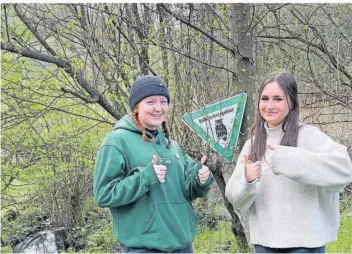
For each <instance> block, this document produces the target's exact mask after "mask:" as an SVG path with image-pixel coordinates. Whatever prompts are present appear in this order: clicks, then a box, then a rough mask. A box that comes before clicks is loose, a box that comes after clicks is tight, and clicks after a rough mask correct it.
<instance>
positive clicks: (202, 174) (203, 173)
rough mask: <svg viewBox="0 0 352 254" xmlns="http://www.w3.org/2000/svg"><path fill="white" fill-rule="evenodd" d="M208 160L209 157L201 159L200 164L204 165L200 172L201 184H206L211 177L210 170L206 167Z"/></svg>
mask: <svg viewBox="0 0 352 254" xmlns="http://www.w3.org/2000/svg"><path fill="white" fill-rule="evenodd" d="M206 160H207V156H205V155H203V157H202V159H200V164H201V165H202V168H200V169H199V170H198V177H199V181H200V183H201V184H205V182H206V181H207V180H208V178H209V175H210V171H209V168H208V167H207V166H205V165H204V163H205V161H206Z"/></svg>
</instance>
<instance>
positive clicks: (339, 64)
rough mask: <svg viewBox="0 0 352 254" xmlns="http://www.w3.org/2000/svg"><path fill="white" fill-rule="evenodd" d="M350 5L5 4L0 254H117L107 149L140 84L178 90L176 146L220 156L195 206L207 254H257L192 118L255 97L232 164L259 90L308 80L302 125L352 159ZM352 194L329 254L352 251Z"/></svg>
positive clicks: (222, 168)
mask: <svg viewBox="0 0 352 254" xmlns="http://www.w3.org/2000/svg"><path fill="white" fill-rule="evenodd" d="M351 13H352V5H351V4H341V3H340V4H338V3H336V4H323V3H321V4H293V3H275V4H264V3H247V4H242V3H178V4H176V3H175V4H170V3H130V4H124V3H119V4H116V3H115V4H113V3H106V4H104V3H99V4H98V3H96V4H94V3H87V4H84V3H78V4H44V3H42V4H14V3H11V4H10V3H9V4H1V49H2V50H1V132H2V133H1V134H2V135H1V252H12V251H13V248H14V246H15V245H17V244H19V243H20V242H21V241H23V240H24V239H26V238H27V237H30V236H32V235H34V234H35V233H37V232H38V231H41V230H43V229H50V230H52V231H53V232H55V235H56V237H57V239H59V240H57V242H58V243H57V245H58V249H59V251H60V252H106V253H110V252H118V251H119V246H118V244H117V243H116V241H115V239H114V238H113V236H112V231H111V217H110V214H109V211H108V210H107V209H101V208H98V207H97V206H96V205H95V203H94V200H93V197H92V177H93V172H94V163H95V156H96V152H97V150H98V148H99V146H100V144H101V142H102V140H103V138H104V137H105V136H106V135H107V133H108V132H109V131H110V130H111V129H112V125H113V124H114V123H115V122H116V121H117V120H118V119H120V118H121V117H122V116H123V115H125V114H126V113H128V105H127V103H126V102H127V98H128V93H129V89H130V85H131V83H132V82H133V80H134V79H135V78H136V77H139V76H141V75H144V74H155V75H158V76H160V77H162V78H163V79H164V80H165V81H166V83H167V84H168V86H169V89H170V91H171V108H170V112H169V115H168V125H169V126H170V128H171V133H172V134H171V137H172V138H173V139H175V140H177V141H178V142H179V143H180V145H181V146H182V148H183V149H184V150H185V151H186V152H188V153H189V154H190V155H191V156H192V157H193V158H195V159H200V157H201V154H206V155H207V156H208V166H209V167H210V168H211V169H212V171H213V174H214V176H215V179H216V183H215V184H214V186H213V188H212V189H211V191H210V193H209V194H208V195H207V197H206V198H205V199H202V200H196V201H195V202H194V206H195V208H196V211H197V216H198V219H199V227H198V232H197V237H196V239H195V242H194V247H195V250H196V251H197V252H250V251H252V247H251V246H250V245H249V244H248V235H247V233H248V232H247V231H248V228H247V224H246V214H242V213H240V212H239V211H235V210H234V209H233V207H232V205H231V204H230V203H229V202H228V200H227V199H226V197H225V196H224V190H225V186H226V182H227V179H228V178H229V176H230V175H231V173H232V170H233V168H234V163H226V162H225V161H224V160H223V159H222V158H221V156H219V155H218V154H216V153H214V151H213V150H212V149H210V147H209V146H208V145H207V144H206V143H204V142H202V141H201V139H200V138H199V137H198V136H197V135H196V134H195V133H193V132H192V131H191V130H190V129H189V128H188V127H187V126H185V125H184V124H183V123H182V122H181V116H182V115H184V114H186V113H189V112H192V111H193V110H196V109H200V108H202V107H204V106H206V105H209V104H211V103H213V102H216V101H219V100H221V99H226V98H228V97H231V96H234V95H236V94H239V93H242V92H245V93H247V94H248V100H247V106H246V111H245V114H244V119H243V122H242V128H241V135H240V138H239V141H238V145H237V150H236V154H235V156H234V161H236V159H237V156H236V155H237V154H238V152H239V149H240V148H241V147H242V145H243V144H244V140H245V139H246V138H247V137H248V135H249V130H250V126H251V123H252V122H253V116H254V114H255V110H256V109H255V105H254V103H253V101H254V99H255V96H256V93H257V90H258V85H260V80H262V78H263V77H264V76H265V75H266V74H268V73H270V72H273V71H277V70H282V69H285V70H287V71H290V72H291V73H292V74H293V75H294V76H295V78H296V79H297V82H298V85H299V91H300V93H299V97H300V103H301V115H300V120H301V121H304V122H306V123H309V124H313V125H315V126H317V127H319V128H320V129H322V130H323V131H325V132H326V133H327V134H328V135H330V136H331V137H332V138H333V139H335V140H336V141H338V142H340V143H342V144H344V145H345V146H347V147H348V149H349V153H350V155H351V153H352V135H351V133H352V124H351V122H352V17H351ZM351 189H352V187H351V185H350V186H348V187H346V189H345V191H344V192H343V193H341V201H340V203H341V208H340V209H341V227H340V231H339V239H338V241H337V242H334V243H331V244H329V245H328V246H327V252H352V240H351V239H352V230H351V228H352V196H351V195H352V194H351V192H352V190H351Z"/></svg>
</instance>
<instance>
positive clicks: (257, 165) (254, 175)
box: [243, 155, 262, 183]
mask: <svg viewBox="0 0 352 254" xmlns="http://www.w3.org/2000/svg"><path fill="white" fill-rule="evenodd" d="M243 157H244V165H245V177H246V180H247V182H248V183H250V182H253V181H254V180H255V179H259V178H260V177H261V176H262V169H261V162H260V161H256V162H254V163H253V162H252V161H250V160H248V156H247V155H243Z"/></svg>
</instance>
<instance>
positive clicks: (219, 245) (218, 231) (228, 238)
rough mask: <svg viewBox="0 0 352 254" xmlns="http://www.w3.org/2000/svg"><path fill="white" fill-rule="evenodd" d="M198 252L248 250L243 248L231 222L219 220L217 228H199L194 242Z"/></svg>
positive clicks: (195, 249)
mask: <svg viewBox="0 0 352 254" xmlns="http://www.w3.org/2000/svg"><path fill="white" fill-rule="evenodd" d="M193 248H194V251H195V252H196V253H198V252H199V253H222V252H229V253H235V252H248V251H249V250H247V249H242V248H241V247H240V246H239V245H238V244H237V241H236V238H235V237H234V235H233V234H232V232H231V223H230V222H219V224H218V225H217V227H216V228H215V229H209V228H203V229H201V230H199V232H198V234H197V236H196V238H195V239H194V242H193Z"/></svg>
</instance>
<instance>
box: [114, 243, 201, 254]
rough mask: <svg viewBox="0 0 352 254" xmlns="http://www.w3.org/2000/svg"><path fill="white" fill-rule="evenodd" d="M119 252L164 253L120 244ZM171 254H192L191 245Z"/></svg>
mask: <svg viewBox="0 0 352 254" xmlns="http://www.w3.org/2000/svg"><path fill="white" fill-rule="evenodd" d="M120 247H121V250H122V251H123V253H164V251H161V250H157V249H147V248H131V247H127V246H126V245H123V244H122V243H120ZM171 253H194V252H193V248H192V244H190V245H188V246H186V247H185V248H183V249H178V250H173V251H172V252H171Z"/></svg>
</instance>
